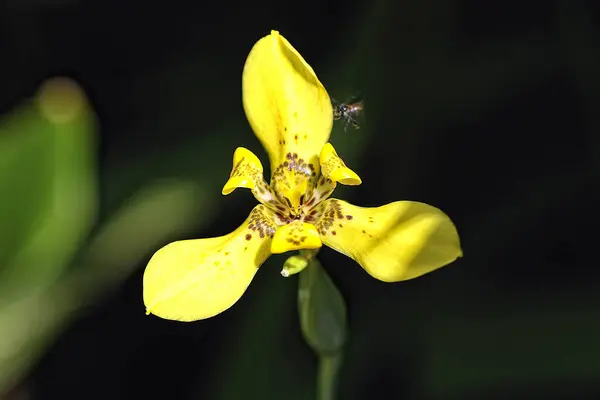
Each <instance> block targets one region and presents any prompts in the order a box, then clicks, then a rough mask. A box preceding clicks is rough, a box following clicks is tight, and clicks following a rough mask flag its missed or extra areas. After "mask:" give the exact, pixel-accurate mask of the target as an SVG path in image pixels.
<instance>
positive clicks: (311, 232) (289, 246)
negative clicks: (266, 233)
mask: <svg viewBox="0 0 600 400" xmlns="http://www.w3.org/2000/svg"><path fill="white" fill-rule="evenodd" d="M321 246H322V244H321V238H320V237H319V232H318V231H317V228H315V226H314V225H312V224H308V223H306V222H302V221H298V220H296V221H292V222H290V223H289V224H287V225H284V226H282V227H280V228H278V229H277V231H276V232H275V236H274V237H273V241H272V242H271V253H273V254H281V253H285V252H286V251H292V250H308V249H318V248H320V247H321Z"/></svg>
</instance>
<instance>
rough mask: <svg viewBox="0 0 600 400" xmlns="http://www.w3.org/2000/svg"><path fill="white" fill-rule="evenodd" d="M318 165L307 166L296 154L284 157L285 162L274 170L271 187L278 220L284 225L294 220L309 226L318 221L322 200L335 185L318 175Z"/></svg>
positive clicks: (308, 164) (309, 164) (307, 163)
mask: <svg viewBox="0 0 600 400" xmlns="http://www.w3.org/2000/svg"><path fill="white" fill-rule="evenodd" d="M318 171H319V165H318V161H316V162H315V163H311V162H307V161H305V160H304V159H302V158H299V157H298V154H296V153H288V154H286V161H284V162H283V163H281V164H280V165H279V167H277V168H276V169H275V171H274V172H273V175H272V177H271V187H272V188H273V191H274V192H275V195H276V198H277V201H274V202H271V204H273V205H274V206H275V209H276V211H277V216H278V217H279V218H280V220H281V222H282V223H283V224H286V223H289V222H291V221H294V220H300V221H304V222H311V221H313V220H315V219H317V218H318V215H317V214H318V210H317V206H318V205H319V204H320V203H321V202H322V201H323V200H325V199H326V198H327V197H328V196H329V195H330V194H331V192H333V189H334V187H335V185H334V184H333V182H332V181H331V180H329V179H326V178H324V177H323V176H320V174H319V173H318Z"/></svg>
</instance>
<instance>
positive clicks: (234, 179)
mask: <svg viewBox="0 0 600 400" xmlns="http://www.w3.org/2000/svg"><path fill="white" fill-rule="evenodd" d="M237 188H246V189H250V190H251V191H252V193H253V194H254V197H256V199H257V200H258V201H260V202H261V203H263V204H267V203H269V202H271V201H272V200H275V201H276V196H275V195H274V194H273V191H272V190H271V188H270V187H269V185H267V183H266V182H265V180H264V179H263V166H262V164H261V162H260V160H259V159H258V157H256V155H254V153H253V152H251V151H250V150H248V149H246V148H244V147H238V148H237V149H236V150H235V153H233V167H232V169H231V173H230V174H229V179H228V180H227V182H225V186H223V189H222V190H221V193H222V194H223V195H228V194H230V193H231V192H233V191H234V190H235V189H237Z"/></svg>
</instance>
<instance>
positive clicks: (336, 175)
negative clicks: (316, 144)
mask: <svg viewBox="0 0 600 400" xmlns="http://www.w3.org/2000/svg"><path fill="white" fill-rule="evenodd" d="M319 159H320V163H321V173H322V174H323V176H324V177H325V178H327V179H331V180H332V181H333V182H339V183H341V184H342V185H349V186H357V185H360V184H361V183H362V181H361V179H360V177H359V176H358V175H357V174H356V172H354V171H352V170H351V169H350V168H348V167H346V164H344V161H343V160H342V159H341V158H340V156H338V154H337V152H336V151H335V149H334V148H333V145H332V144H331V143H327V144H325V146H323V149H322V150H321V154H320V156H319Z"/></svg>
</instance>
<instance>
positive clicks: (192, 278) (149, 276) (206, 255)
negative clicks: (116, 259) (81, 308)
mask: <svg viewBox="0 0 600 400" xmlns="http://www.w3.org/2000/svg"><path fill="white" fill-rule="evenodd" d="M272 221H273V220H272V213H271V211H269V209H268V208H267V207H265V206H263V205H258V206H256V207H255V208H254V209H253V210H252V212H251V213H250V216H249V217H248V219H246V221H245V222H244V223H243V224H242V225H240V227H238V228H237V229H236V230H235V231H233V232H232V233H230V234H228V235H225V236H220V237H216V238H210V239H195V240H182V241H178V242H173V243H170V244H168V245H166V246H165V247H163V248H162V249H160V250H158V251H157V252H156V253H155V254H154V256H152V259H151V260H150V262H149V263H148V266H147V267H146V271H145V272H144V304H145V305H146V310H147V311H146V312H147V313H148V314H150V313H152V314H154V315H157V316H159V317H161V318H165V319H171V320H178V321H195V320H199V319H205V318H209V317H212V316H215V315H217V314H219V313H221V312H223V311H225V310H227V309H228V308H229V307H231V306H232V305H233V304H234V303H235V302H236V301H238V299H239V298H240V297H241V296H242V294H244V292H245V291H246V288H247V287H248V285H249V284H250V281H252V278H253V277H254V274H255V273H256V271H258V267H260V266H261V265H262V263H263V262H264V261H265V260H266V259H267V257H269V255H270V254H271V252H270V248H271V239H272V237H273V234H274V233H275V226H274V224H273V222H272Z"/></svg>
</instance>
